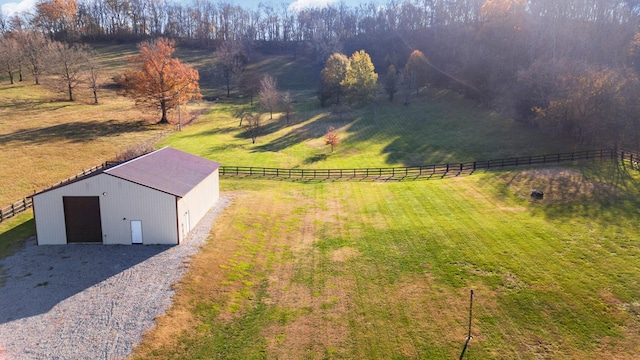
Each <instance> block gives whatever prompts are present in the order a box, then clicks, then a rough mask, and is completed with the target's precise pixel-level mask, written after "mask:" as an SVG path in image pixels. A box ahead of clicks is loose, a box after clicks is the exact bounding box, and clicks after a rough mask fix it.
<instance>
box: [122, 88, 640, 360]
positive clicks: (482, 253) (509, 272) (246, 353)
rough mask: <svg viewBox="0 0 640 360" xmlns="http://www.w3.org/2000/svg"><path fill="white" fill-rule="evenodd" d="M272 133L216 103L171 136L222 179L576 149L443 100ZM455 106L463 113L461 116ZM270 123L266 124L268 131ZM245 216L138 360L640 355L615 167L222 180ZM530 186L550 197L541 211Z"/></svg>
mask: <svg viewBox="0 0 640 360" xmlns="http://www.w3.org/2000/svg"><path fill="white" fill-rule="evenodd" d="M309 101H312V100H308V102H305V101H301V102H299V103H298V104H297V107H298V109H302V111H301V112H303V113H305V114H308V116H305V117H301V118H299V120H298V121H297V122H295V123H290V124H286V122H283V121H284V120H283V119H282V118H279V117H278V116H276V117H275V120H273V121H266V122H265V126H266V131H265V132H264V133H263V134H262V136H260V137H259V138H258V141H257V143H256V144H251V140H250V139H249V137H248V136H247V135H246V134H245V133H244V130H243V129H242V128H240V127H239V126H238V122H237V121H238V120H237V119H234V118H233V117H232V115H231V114H232V112H233V110H234V109H235V108H236V107H237V106H238V105H237V104H233V103H225V102H224V101H223V102H221V103H219V104H216V105H215V106H214V108H213V109H212V110H211V112H210V113H209V114H207V115H206V116H205V117H203V119H202V121H200V122H198V123H196V124H194V125H192V126H191V127H189V128H187V129H185V130H184V131H183V132H181V133H175V134H172V135H171V136H169V137H168V138H166V139H164V140H163V141H162V142H161V143H162V144H163V145H171V146H174V147H177V148H180V149H184V150H187V151H190V152H192V153H195V154H199V155H201V156H205V157H208V158H211V159H213V160H217V161H220V162H222V163H223V164H224V165H245V166H272V167H316V168H339V167H347V168H351V167H366V166H374V167H377V166H402V165H405V164H407V165H409V164H425V163H427V164H428V163H440V162H447V161H468V160H474V159H478V160H480V159H487V158H501V157H510V156H518V155H523V156H524V155H529V154H544V153H553V152H559V151H561V152H566V151H572V150H576V149H579V147H578V146H574V145H572V144H571V143H570V142H567V141H560V140H559V139H555V138H554V137H553V136H549V134H545V133H543V132H539V131H537V130H535V129H531V128H528V127H526V126H523V125H521V124H518V123H515V122H513V121H511V120H508V119H505V118H502V117H500V116H498V115H495V114H493V113H490V112H487V111H484V110H482V109H478V108H476V107H474V106H473V105H472V104H470V103H466V102H464V101H459V99H457V98H456V97H455V96H454V95H452V94H447V93H434V94H432V96H425V97H424V98H422V99H419V102H417V103H416V102H414V103H413V104H412V105H411V106H409V107H405V106H404V105H398V104H392V105H385V106H380V107H379V108H377V109H376V108H367V109H356V110H354V112H353V113H352V117H351V118H350V119H348V120H345V119H343V120H342V121H343V122H342V126H340V134H341V139H342V143H341V144H340V146H339V147H338V148H337V149H336V151H335V152H334V153H330V152H329V148H328V146H326V145H324V141H323V137H324V133H325V131H326V130H325V129H326V127H328V125H330V124H332V123H335V122H336V121H337V120H339V119H337V118H336V117H335V116H334V115H331V114H330V113H329V112H328V111H324V110H323V109H318V108H313V107H312V104H310V103H309ZM453 105H456V106H453ZM265 120H266V119H265ZM221 187H222V190H223V192H225V193H226V194H227V195H230V196H233V197H234V202H233V205H232V206H231V208H229V209H228V210H227V211H226V212H225V214H224V215H223V216H222V218H221V219H219V220H218V222H217V224H216V226H215V229H214V231H213V233H212V235H211V237H210V239H209V243H208V245H206V247H205V248H204V249H203V251H202V252H201V253H200V254H199V255H198V256H196V257H195V258H194V259H193V261H192V262H191V264H190V271H189V273H188V275H187V276H186V278H185V279H184V280H183V281H182V282H181V283H180V284H179V286H178V288H177V294H176V297H175V301H176V302H175V305H174V306H173V308H172V309H171V310H170V312H169V313H168V314H167V315H166V316H164V317H162V318H161V319H159V322H158V327H157V328H156V329H155V330H153V331H151V332H150V333H149V334H147V335H146V337H145V340H144V342H143V344H142V345H141V346H140V347H139V348H138V349H137V352H136V354H135V356H134V358H140V359H143V358H144V359H146V358H158V359H163V358H194V359H198V358H199V359H211V358H218V359H251V358H268V359H276V358H277V359H302V358H305V359H306V358H308V359H324V358H329V359H332V358H333V359H393V358H397V359H402V358H406V359H451V358H457V357H458V356H459V355H460V352H461V351H462V347H463V345H464V342H465V339H466V334H467V326H468V323H467V322H468V314H469V312H468V311H469V309H468V305H469V291H470V290H472V289H473V290H474V291H475V305H474V310H473V314H474V316H473V326H472V335H473V340H471V343H470V347H469V349H468V350H467V354H466V358H469V359H504V358H509V359H510V358H522V359H538V358H551V359H567V358H569V359H571V358H572V359H590V358H594V359H595V358H619V359H634V358H636V357H637V354H638V352H640V347H639V345H638V344H640V318H639V316H638V314H640V285H639V283H638V281H637V279H638V276H637V274H638V273H639V272H638V271H639V270H640V258H639V256H640V248H639V245H640V236H639V235H638V234H639V230H640V229H639V228H638V227H639V226H638V223H637V219H638V218H639V215H640V213H639V210H638V209H639V208H640V197H639V196H640V176H639V174H638V173H637V172H636V171H635V170H629V169H626V168H623V167H617V166H614V165H613V164H611V163H609V162H599V163H589V164H582V165H575V166H572V165H568V166H566V167H539V168H531V169H515V170H513V171H505V172H486V173H485V172H482V173H475V174H473V175H471V176H466V177H458V178H453V179H442V180H426V181H405V182H371V181H337V182H334V181H325V182H319V183H300V182H292V181H278V180H259V179H233V178H231V179H223V181H222V183H221ZM532 188H536V189H538V190H541V191H544V193H545V198H544V199H543V200H542V201H534V200H532V199H531V198H530V196H529V192H530V190H531V189H532Z"/></svg>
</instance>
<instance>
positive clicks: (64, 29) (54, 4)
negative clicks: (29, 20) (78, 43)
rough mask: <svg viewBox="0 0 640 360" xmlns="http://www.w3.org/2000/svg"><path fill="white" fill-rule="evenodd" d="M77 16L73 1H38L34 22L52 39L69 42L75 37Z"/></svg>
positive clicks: (76, 5)
mask: <svg viewBox="0 0 640 360" xmlns="http://www.w3.org/2000/svg"><path fill="white" fill-rule="evenodd" d="M77 15H78V4H77V2H76V1H75V0H40V1H38V3H36V15H35V18H34V22H35V24H36V25H37V26H38V27H39V28H40V29H42V31H44V32H47V33H49V34H50V35H51V37H52V38H59V39H60V40H70V39H71V37H72V35H75V34H74V32H75V27H76V24H77Z"/></svg>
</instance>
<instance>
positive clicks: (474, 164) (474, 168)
mask: <svg viewBox="0 0 640 360" xmlns="http://www.w3.org/2000/svg"><path fill="white" fill-rule="evenodd" d="M473 171H476V162H475V161H474V162H473Z"/></svg>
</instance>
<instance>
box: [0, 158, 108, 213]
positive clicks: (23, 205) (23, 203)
mask: <svg viewBox="0 0 640 360" xmlns="http://www.w3.org/2000/svg"><path fill="white" fill-rule="evenodd" d="M117 164H119V162H116V161H105V162H104V163H102V164H98V165H96V166H94V167H92V168H90V169H87V170H84V169H83V170H82V172H80V173H78V174H76V175H74V176H72V177H70V178H68V179H65V180H63V181H60V182H59V183H56V184H54V185H51V186H49V187H47V188H45V189H43V190H42V191H45V190H49V189H52V188H55V187H58V186H62V185H65V184H68V183H70V182H73V181H75V180H77V179H79V178H82V177H85V176H88V175H90V174H93V173H95V172H96V171H99V170H102V169H106V168H110V167H112V166H115V165H117ZM31 207H33V199H32V198H31V196H27V197H25V198H23V199H21V200H18V201H16V202H14V203H13V204H11V205H9V206H7V207H4V208H2V209H0V223H2V222H3V221H5V220H7V219H10V218H12V217H14V216H16V215H18V214H20V213H22V212H25V211H27V210H28V209H30V208H31Z"/></svg>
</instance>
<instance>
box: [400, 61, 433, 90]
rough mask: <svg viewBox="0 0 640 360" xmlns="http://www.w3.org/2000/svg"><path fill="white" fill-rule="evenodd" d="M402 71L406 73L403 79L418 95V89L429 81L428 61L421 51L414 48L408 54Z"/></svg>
mask: <svg viewBox="0 0 640 360" xmlns="http://www.w3.org/2000/svg"><path fill="white" fill-rule="evenodd" d="M404 71H405V73H406V76H405V80H408V81H409V83H408V84H407V85H408V86H409V87H410V88H411V89H413V90H415V92H416V95H418V94H419V92H420V89H422V88H423V87H425V86H427V83H428V81H429V78H428V76H429V73H428V72H429V61H428V60H427V58H426V57H425V56H424V54H423V53H422V51H420V50H414V51H413V52H412V53H411V55H409V59H408V60H407V64H406V65H405V68H404Z"/></svg>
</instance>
